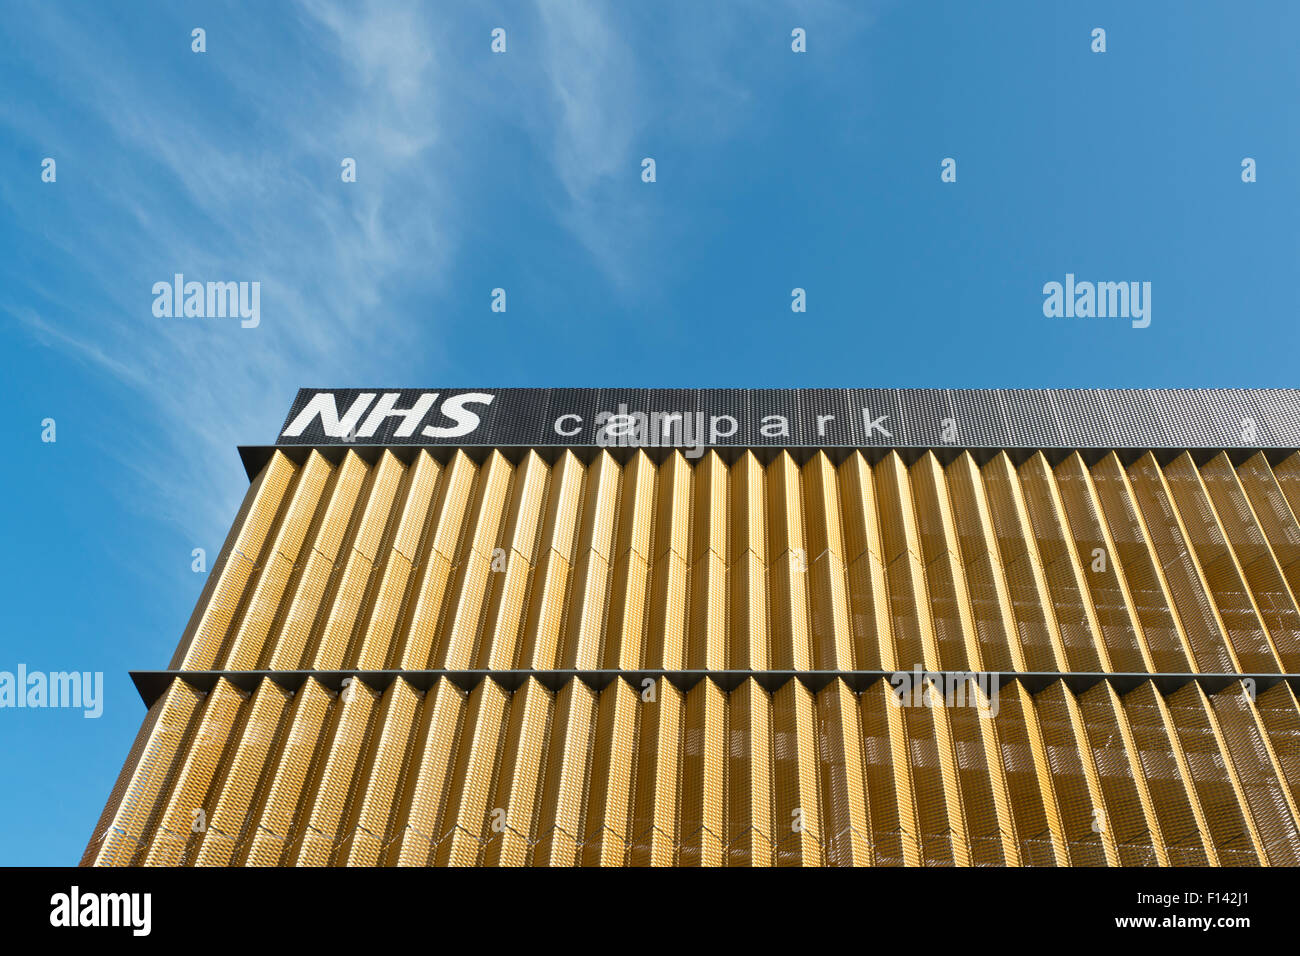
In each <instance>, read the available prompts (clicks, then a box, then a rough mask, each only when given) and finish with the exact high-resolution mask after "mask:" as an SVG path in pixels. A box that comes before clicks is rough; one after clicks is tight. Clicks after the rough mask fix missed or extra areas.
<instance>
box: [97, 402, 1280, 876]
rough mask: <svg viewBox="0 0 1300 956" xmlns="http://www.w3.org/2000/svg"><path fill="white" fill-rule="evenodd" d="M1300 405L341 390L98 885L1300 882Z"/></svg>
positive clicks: (230, 559)
mask: <svg viewBox="0 0 1300 956" xmlns="http://www.w3.org/2000/svg"><path fill="white" fill-rule="evenodd" d="M1297 448H1300V392H1296V391H1287V390H1253V391H1250V390H1171V391H1160V390H1125V391H1105V390H1087V389H1062V390H1022V391H1012V390H1002V391H994V390H989V391H975V390H883V389H880V390H869V389H835V390H832V389H824V390H822V389H808V390H743V389H733V390H725V389H724V390H689V389H681V390H671V389H664V390H657V389H622V390H620V389H589V390H582V389H497V390H492V389H484V390H475V391H469V390H451V391H447V390H437V391H435V390H429V391H427V392H426V391H421V390H414V389H396V390H390V391H385V390H383V389H373V390H367V391H362V390H355V389H353V390H348V389H336V390H318V389H304V390H303V391H302V392H300V393H299V395H298V398H297V400H296V402H295V403H294V406H293V408H292V409H291V411H290V414H289V416H288V418H287V420H286V422H285V427H284V429H283V430H282V433H281V435H280V437H279V439H278V440H277V444H276V445H275V446H271V447H249V448H243V449H241V453H242V455H243V459H244V462H245V465H246V467H247V470H248V472H249V475H250V476H251V478H252V484H251V487H250V488H249V491H248V494H247V497H246V499H245V501H244V505H243V507H242V509H241V510H240V512H239V514H238V516H237V517H236V519H235V522H234V526H233V528H232V529H231V532H230V536H229V538H228V539H227V541H226V544H225V547H224V549H223V550H222V553H221V556H220V558H219V560H218V562H217V564H216V565H215V566H214V568H213V571H212V573H211V575H210V577H209V580H208V584H207V587H206V589H205V590H204V593H203V595H202V597H201V599H200V601H199V604H198V607H197V608H196V609H195V612H194V616H193V618H192V619H191V621H190V623H189V626H188V627H187V628H186V630H185V633H184V636H183V637H182V638H181V641H180V644H179V647H178V648H177V651H176V654H175V655H174V657H173V658H172V661H171V664H170V665H169V668H168V669H167V670H166V671H148V672H136V673H135V674H134V675H133V676H134V678H135V682H136V685H137V687H138V688H139V690H140V692H141V695H142V696H143V697H144V700H145V703H146V704H147V705H148V713H147V715H146V717H145V720H144V723H143V725H142V727H141V729H140V732H139V735H138V737H137V739H136V742H135V745H134V747H133V748H132V749H131V752H130V755H129V756H128V757H127V760H126V763H125V765H124V767H123V769H122V772H121V776H120V777H119V779H118V782H117V784H116V786H115V787H114V788H113V791H112V794H111V795H110V796H109V799H108V803H107V806H106V807H105V809H104V813H103V815H102V817H101V818H100V820H99V822H98V824H97V825H96V826H95V829H94V832H93V833H92V835H91V839H90V843H89V845H88V846H87V848H86V852H85V856H84V858H83V863H84V864H91V865H119V866H120V865H232V864H233V865H282V866H288V865H308V864H316V865H430V864H436V865H454V864H470V865H473V864H478V865H490V866H496V865H519V864H531V865H574V864H601V865H643V864H657V865H726V864H731V865H757V866H766V865H776V864H812V865H817V864H826V865H846V864H853V865H872V866H875V865H889V864H905V865H942V864H959V865H967V864H969V865H998V864H1004V865H1031V864H1032V865H1056V866H1078V865H1109V866H1117V865H1182V864H1210V865H1225V866H1226V865H1279V864H1280V865H1287V864H1290V865H1295V864H1297V863H1300V827H1298V825H1297V819H1298V817H1300V811H1298V810H1297V804H1300V707H1298V706H1297V698H1296V692H1297V680H1298V679H1300V603H1298V597H1297V596H1298V595H1300V522H1298V521H1297V515H1300V455H1297V453H1296V449H1297Z"/></svg>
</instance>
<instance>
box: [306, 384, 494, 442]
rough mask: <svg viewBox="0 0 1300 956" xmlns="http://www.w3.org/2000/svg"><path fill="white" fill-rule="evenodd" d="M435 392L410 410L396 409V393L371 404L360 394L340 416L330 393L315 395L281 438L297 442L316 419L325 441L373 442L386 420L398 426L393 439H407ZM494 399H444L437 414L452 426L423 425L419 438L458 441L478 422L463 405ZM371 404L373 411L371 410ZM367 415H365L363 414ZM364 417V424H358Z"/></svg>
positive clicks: (371, 395)
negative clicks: (353, 440) (394, 422)
mask: <svg viewBox="0 0 1300 956" xmlns="http://www.w3.org/2000/svg"><path fill="white" fill-rule="evenodd" d="M439 394H440V393H438V392H423V393H421V395H420V397H419V398H418V399H416V401H415V404H413V405H412V406H411V407H410V408H398V407H397V402H398V399H400V398H401V393H400V392H385V393H384V394H383V395H382V396H380V398H379V401H378V402H375V397H376V393H375V392H362V393H361V394H360V395H358V396H357V397H356V398H355V399H354V400H353V402H352V405H351V407H350V408H348V410H347V411H346V412H344V413H343V414H342V415H340V414H339V408H338V403H337V401H336V400H335V396H334V393H333V392H317V393H316V394H315V395H314V396H313V397H312V399H311V400H310V401H309V402H307V404H306V405H305V406H303V409H302V411H301V412H299V413H298V415H297V417H296V418H294V420H293V421H292V422H291V423H290V424H289V427H288V428H286V429H285V430H284V432H283V434H282V436H281V437H284V438H297V437H298V436H299V435H301V434H302V433H303V432H304V431H306V430H307V427H308V426H309V425H311V423H312V422H313V421H315V420H316V419H317V418H319V419H320V423H321V429H322V430H323V431H324V432H325V435H326V436H327V437H329V438H342V439H344V440H350V439H357V438H373V437H374V434H375V432H376V431H378V430H379V426H380V425H382V424H383V423H384V421H385V420H387V419H389V418H395V419H397V420H398V421H399V422H400V424H399V425H398V426H397V428H396V429H394V431H393V435H392V437H394V438H410V437H411V436H412V435H414V434H415V430H416V428H417V427H419V425H420V423H421V422H422V421H424V419H425V417H426V416H428V414H429V412H430V410H431V409H432V408H433V407H434V403H435V402H437V400H438V396H439ZM495 397H496V396H495V395H490V394H488V393H486V392H463V393H462V394H460V395H453V396H451V397H450V398H447V399H444V400H443V402H442V406H441V409H440V411H441V413H442V414H443V415H444V416H446V417H447V418H449V419H451V420H452V421H453V422H454V423H455V424H452V425H447V426H442V425H425V426H424V428H422V429H420V434H421V435H423V436H424V437H426V438H460V437H462V436H464V435H468V434H469V433H470V432H472V431H474V429H476V428H478V426H479V424H480V423H481V422H482V419H480V418H479V416H478V413H477V412H474V411H471V410H470V409H469V408H466V406H467V405H490V404H492V400H493V399H494V398H495ZM372 404H373V408H372V407H371V406H372ZM367 411H368V412H369V414H366V413H367ZM362 416H365V420H364V421H363V420H362Z"/></svg>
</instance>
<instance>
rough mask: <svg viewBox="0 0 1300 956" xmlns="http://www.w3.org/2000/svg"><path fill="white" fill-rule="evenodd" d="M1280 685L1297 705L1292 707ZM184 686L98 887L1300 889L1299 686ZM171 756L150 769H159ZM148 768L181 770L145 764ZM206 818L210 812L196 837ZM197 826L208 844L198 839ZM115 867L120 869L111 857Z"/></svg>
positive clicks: (111, 832)
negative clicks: (323, 871)
mask: <svg viewBox="0 0 1300 956" xmlns="http://www.w3.org/2000/svg"><path fill="white" fill-rule="evenodd" d="M1278 688H1282V689H1284V690H1285V691H1286V693H1281V692H1279V691H1278ZM954 689H955V688H954V687H951V686H943V680H942V679H939V680H935V681H928V682H927V683H926V684H925V685H924V686H923V688H922V693H920V694H917V695H911V696H906V695H900V694H899V693H898V692H897V689H896V688H895V687H892V686H891V685H890V684H889V683H888V682H886V681H884V680H880V681H877V682H876V683H875V684H873V685H871V686H869V687H867V688H866V689H864V690H862V691H861V692H857V693H855V692H854V691H853V690H852V689H851V688H850V686H849V685H848V684H847V683H846V682H844V681H843V680H839V679H832V680H831V681H830V682H828V683H826V684H824V685H823V686H821V687H820V688H819V689H818V690H816V691H814V690H813V689H812V688H810V687H809V686H808V685H807V684H805V683H804V682H802V681H801V680H799V679H790V680H787V681H785V682H784V683H782V684H781V685H780V686H779V687H777V688H776V689H775V690H771V691H769V690H767V689H765V688H764V687H763V686H762V685H761V684H760V682H759V681H758V680H756V679H755V678H752V677H751V678H748V679H746V680H744V681H742V682H740V683H739V684H737V685H736V686H734V687H733V688H731V689H729V690H728V689H724V688H723V687H722V686H721V685H719V684H718V683H716V682H715V681H714V680H713V679H711V678H708V677H705V678H703V679H701V680H699V681H698V682H697V683H695V684H694V686H692V687H691V688H690V689H689V690H688V691H685V692H683V691H682V690H681V689H680V688H678V687H677V686H676V685H674V684H673V683H671V682H669V681H667V680H662V679H660V680H653V679H647V680H645V681H642V682H640V683H633V682H629V681H627V680H625V679H624V678H622V677H616V678H614V679H612V680H611V681H609V683H607V684H605V685H604V686H603V688H602V689H600V690H595V689H593V688H592V687H591V686H589V685H588V684H586V683H584V682H583V681H582V680H579V679H577V678H569V679H568V680H566V681H565V682H564V684H563V685H561V686H560V688H559V690H558V691H553V690H551V689H549V688H548V687H547V686H546V685H545V684H544V683H543V682H542V681H539V680H538V679H537V678H535V677H534V678H528V679H526V680H525V681H524V682H523V683H522V684H520V685H519V686H518V687H517V688H516V689H514V690H509V689H507V688H506V687H504V686H502V685H501V684H499V683H498V682H497V681H496V680H494V679H491V678H488V679H484V680H482V681H480V682H479V683H478V684H477V685H476V686H475V687H474V690H473V691H471V692H470V693H469V694H466V693H465V692H464V691H462V690H460V689H459V688H458V687H456V685H454V684H452V683H451V682H450V681H449V680H447V679H446V678H441V679H439V680H438V681H436V682H435V683H434V684H433V685H432V686H431V687H430V689H429V690H428V691H421V690H419V689H417V688H416V687H415V686H413V685H412V684H411V683H409V682H407V681H405V680H402V679H397V680H394V681H393V682H392V683H390V684H389V685H388V688H387V689H386V690H385V691H384V692H383V693H382V694H380V693H379V692H378V691H376V690H374V689H372V688H370V687H368V686H367V685H366V684H365V682H364V681H360V680H356V679H354V680H353V682H352V683H351V684H349V685H348V686H347V687H345V688H344V689H343V691H342V692H341V693H339V692H335V691H332V690H330V689H329V688H327V687H325V686H323V685H322V684H320V683H319V682H317V681H315V680H314V679H311V678H308V679H307V680H306V681H305V682H304V683H303V684H302V685H301V687H300V688H299V689H298V691H297V692H295V693H294V694H292V695H289V694H288V693H286V692H285V691H284V690H283V689H282V688H279V687H277V686H276V685H275V684H273V683H271V682H270V681H269V680H264V681H263V682H262V684H260V685H259V686H258V687H257V689H256V690H255V691H254V692H253V693H252V694H245V693H244V692H242V691H240V690H238V689H237V688H235V687H234V685H232V684H230V683H228V682H226V681H224V680H219V681H218V682H217V683H216V685H215V686H214V688H213V690H212V691H211V692H209V693H208V694H207V695H203V694H200V693H196V692H195V691H194V690H193V689H192V688H191V687H190V686H189V685H188V684H186V683H185V682H184V681H183V680H181V679H179V678H178V679H176V680H175V681H174V682H173V685H172V687H171V688H170V689H169V691H168V692H167V694H165V695H164V696H163V698H161V699H160V700H159V703H158V705H156V707H155V709H154V711H152V712H151V716H152V717H153V720H152V721H151V723H150V725H149V726H148V728H147V732H146V734H145V737H144V739H145V741H146V744H145V746H144V747H142V748H141V751H140V754H141V759H139V760H138V761H137V764H136V766H137V767H138V768H140V769H133V770H132V772H131V775H130V777H129V778H128V780H129V781H130V782H129V783H128V784H127V785H124V786H123V787H122V788H120V791H121V794H122V797H121V798H120V799H118V800H117V801H116V803H115V804H114V805H113V807H112V810H111V814H110V815H109V816H108V817H106V820H107V821H108V822H107V823H106V824H103V825H101V827H99V828H97V831H96V833H97V835H98V834H101V833H102V834H105V835H106V838H97V839H96V840H95V841H94V842H93V843H92V846H91V848H90V849H89V850H88V853H90V854H91V857H90V859H89V860H88V862H95V863H99V864H103V865H131V864H136V865H139V864H151V865H229V864H231V863H234V864H236V865H285V866H287V865H351V866H364V865H379V864H388V865H430V864H440V865H488V866H524V865H536V866H540V865H565V866H571V865H591V866H623V865H629V864H630V865H646V866H648V865H660V866H666V865H705V866H723V865H732V866H769V865H778V866H779V865H787V866H790V865H793V866H800V865H802V866H815V865H836V866H841V865H858V866H868V865H875V866H880V865H913V866H916V865H924V866H951V865H958V866H989V865H1065V864H1071V865H1100V866H1106V865H1109V866H1117V865H1129V866H1131V865H1204V864H1206V863H1210V864H1214V863H1247V864H1258V863H1267V864H1270V865H1291V862H1292V861H1293V860H1294V859H1295V855H1296V852H1297V849H1298V847H1297V841H1296V837H1295V831H1294V825H1293V823H1292V821H1293V820H1294V819H1295V814H1296V807H1295V800H1294V793H1293V791H1292V789H1291V787H1290V786H1289V784H1285V785H1280V784H1284V782H1285V781H1286V779H1287V775H1288V774H1294V772H1295V769H1296V768H1295V767H1294V754H1293V748H1290V749H1289V746H1290V744H1291V743H1292V741H1291V739H1290V737H1289V736H1288V734H1292V735H1293V734H1294V732H1295V727H1296V726H1297V724H1300V708H1297V707H1296V704H1295V698H1294V694H1291V693H1290V689H1289V688H1288V687H1287V685H1285V684H1279V685H1275V687H1274V688H1271V689H1270V690H1269V691H1268V692H1267V693H1266V694H1263V695H1260V697H1259V700H1258V702H1257V701H1252V700H1251V698H1250V695H1249V692H1248V691H1249V688H1248V685H1246V684H1245V683H1244V682H1241V681H1238V682H1234V683H1233V684H1230V685H1228V686H1227V687H1225V688H1223V689H1222V690H1219V691H1217V692H1216V693H1214V694H1212V695H1206V694H1204V692H1203V691H1202V690H1201V689H1200V687H1199V686H1198V685H1197V684H1196V683H1194V682H1192V683H1188V684H1186V685H1184V687H1183V688H1181V689H1180V690H1178V691H1176V692H1174V693H1173V694H1171V695H1169V696H1164V697H1162V696H1161V695H1160V693H1159V692H1158V691H1157V690H1156V687H1155V683H1154V682H1151V681H1148V682H1146V683H1144V684H1141V685H1139V686H1138V687H1136V688H1134V689H1132V690H1129V691H1128V692H1126V693H1121V692H1120V690H1119V689H1118V688H1117V687H1116V686H1115V685H1114V684H1113V683H1111V682H1109V681H1106V680H1101V681H1099V682H1097V683H1095V684H1093V685H1092V686H1091V687H1090V688H1089V689H1088V690H1087V691H1085V692H1083V693H1081V694H1076V693H1075V692H1073V691H1071V690H1070V688H1069V687H1068V686H1067V685H1066V683H1065V682H1064V681H1056V682H1055V683H1053V684H1051V685H1049V686H1047V687H1046V688H1044V689H1042V690H1040V691H1038V692H1037V693H1036V694H1030V693H1029V692H1028V691H1027V690H1026V689H1025V688H1024V686H1023V685H1022V684H1020V683H1019V682H1014V681H1013V682H1012V683H1010V684H1007V685H1004V686H1002V687H1000V688H998V689H997V691H996V695H993V694H989V693H986V691H985V689H984V688H982V687H980V686H979V685H978V684H977V683H976V682H973V681H971V682H968V683H967V684H966V685H964V686H963V687H962V688H961V694H960V695H956V696H954V694H953V691H954ZM150 747H151V748H152V749H149V748H150ZM153 754H159V755H162V756H163V757H165V758H166V762H165V763H162V762H156V761H154V760H152V759H151V756H152V755H153ZM196 811H203V812H202V814H199V813H197V812H196ZM196 823H203V824H205V826H203V825H196ZM95 855H98V857H99V858H98V859H95Z"/></svg>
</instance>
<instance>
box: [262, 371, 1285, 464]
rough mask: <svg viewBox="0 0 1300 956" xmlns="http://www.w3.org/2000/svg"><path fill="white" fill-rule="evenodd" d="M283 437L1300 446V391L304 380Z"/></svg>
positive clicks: (304, 440) (695, 445)
mask: <svg viewBox="0 0 1300 956" xmlns="http://www.w3.org/2000/svg"><path fill="white" fill-rule="evenodd" d="M276 444H277V445H314V446H321V445H347V444H354V445H417V446H418V445H430V446H432V445H460V446H472V445H478V446H491V447H507V446H516V447H542V446H566V447H582V446H587V447H591V446H595V447H648V448H661V447H669V448H681V449H683V450H685V451H686V452H687V453H688V454H690V455H692V456H695V455H698V454H703V451H704V450H705V449H707V448H712V447H787V448H814V447H820V448H868V447H893V448H941V447H956V448H1225V449H1226V448H1296V447H1300V390H1296V389H906V388H898V389H871V388H800V389H762V388H731V389H725V388H724V389H711V388H701V389H689V388H680V389H674V388H439V387H431V388H304V389H301V390H300V391H299V392H298V396H297V398H296V399H295V400H294V403H293V407H292V408H291V409H290V411H289V415H288V417H287V418H286V419H285V423H284V426H283V427H282V428H281V429H280V435H279V437H278V438H277V440H276Z"/></svg>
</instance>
